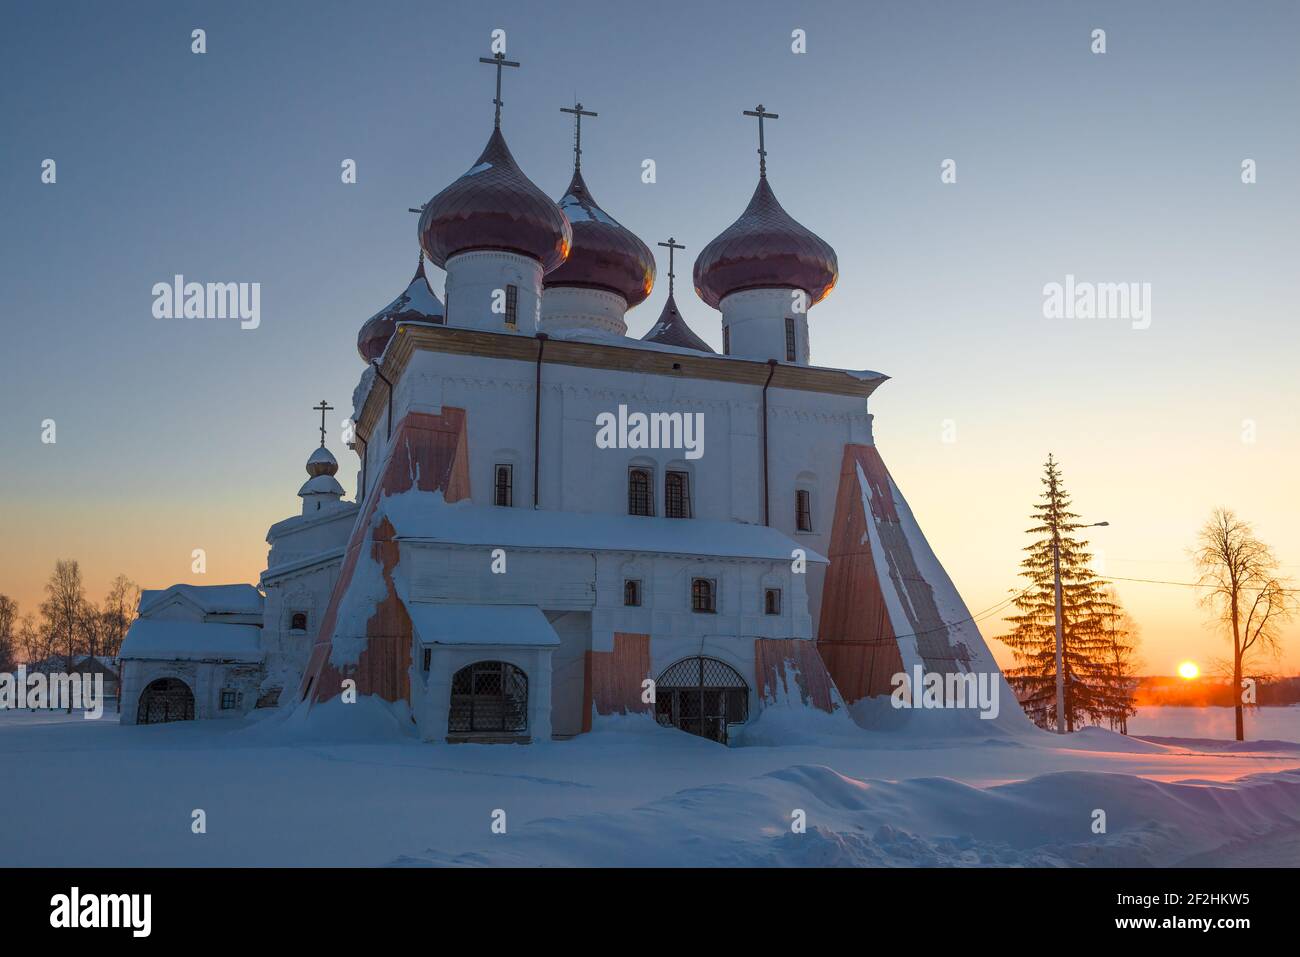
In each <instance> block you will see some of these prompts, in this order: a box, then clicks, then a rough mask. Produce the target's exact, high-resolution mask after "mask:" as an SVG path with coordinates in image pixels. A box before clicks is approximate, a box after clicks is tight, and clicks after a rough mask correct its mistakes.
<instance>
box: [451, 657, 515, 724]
mask: <svg viewBox="0 0 1300 957" xmlns="http://www.w3.org/2000/svg"><path fill="white" fill-rule="evenodd" d="M527 730H528V676H527V675H525V674H524V673H523V672H522V671H520V670H519V669H518V668H516V667H515V666H514V665H512V664H510V663H509V662H507V661H476V662H474V664H472V665H466V666H465V667H464V668H461V669H460V671H458V672H456V674H455V675H453V676H452V679H451V711H450V713H449V714H448V716H447V731H448V733H450V734H474V733H483V732H486V733H495V734H522V733H523V732H525V731H527Z"/></svg>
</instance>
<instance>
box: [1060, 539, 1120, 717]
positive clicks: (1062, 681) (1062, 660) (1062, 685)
mask: <svg viewBox="0 0 1300 957" xmlns="http://www.w3.org/2000/svg"><path fill="white" fill-rule="evenodd" d="M1109 524H1110V522H1093V523H1092V524H1091V525H1075V526H1074V527H1075V528H1105V527H1106V526H1107V525H1109ZM1052 579H1053V581H1054V582H1055V585H1056V733H1057V734H1065V612H1064V609H1063V608H1062V607H1061V532H1060V529H1059V528H1058V527H1057V526H1056V525H1053V526H1052Z"/></svg>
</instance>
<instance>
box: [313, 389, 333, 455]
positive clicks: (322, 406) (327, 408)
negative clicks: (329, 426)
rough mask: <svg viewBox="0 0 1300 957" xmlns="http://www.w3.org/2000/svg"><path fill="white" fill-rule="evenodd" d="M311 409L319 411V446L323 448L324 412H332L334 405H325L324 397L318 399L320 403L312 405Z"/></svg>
mask: <svg viewBox="0 0 1300 957" xmlns="http://www.w3.org/2000/svg"><path fill="white" fill-rule="evenodd" d="M312 409H314V410H315V411H318V412H320V447H321V448H325V413H326V412H333V411H334V406H332V405H327V404H326V402H325V400H324V399H321V400H320V405H313V406H312Z"/></svg>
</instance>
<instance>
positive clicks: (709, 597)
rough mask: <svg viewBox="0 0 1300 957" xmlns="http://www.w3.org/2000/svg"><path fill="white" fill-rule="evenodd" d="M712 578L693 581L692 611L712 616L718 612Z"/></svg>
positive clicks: (693, 579)
mask: <svg viewBox="0 0 1300 957" xmlns="http://www.w3.org/2000/svg"><path fill="white" fill-rule="evenodd" d="M715 590H716V589H715V588H714V582H713V579H712V578H692V579H691V611H694V612H699V613H700V614H705V615H711V614H713V613H714V612H716V611H717V610H718V606H717V602H716V600H715V598H714V594H713V593H714V591H715Z"/></svg>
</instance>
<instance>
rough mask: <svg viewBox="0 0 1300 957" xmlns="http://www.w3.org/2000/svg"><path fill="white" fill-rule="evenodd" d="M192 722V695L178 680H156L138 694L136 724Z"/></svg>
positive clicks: (186, 686) (183, 683) (187, 687)
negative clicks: (138, 705) (138, 702)
mask: <svg viewBox="0 0 1300 957" xmlns="http://www.w3.org/2000/svg"><path fill="white" fill-rule="evenodd" d="M193 720H194V694H193V693H192V692H191V691H190V689H189V686H188V685H187V684H185V682H184V681H181V680H180V679H179V678H157V679H155V680H154V681H151V682H149V685H148V687H146V688H145V689H144V691H142V692H141V693H140V707H139V709H138V710H137V711H136V716H135V723H136V724H163V723H164V722H167V721H193Z"/></svg>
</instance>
